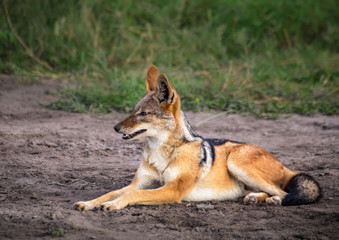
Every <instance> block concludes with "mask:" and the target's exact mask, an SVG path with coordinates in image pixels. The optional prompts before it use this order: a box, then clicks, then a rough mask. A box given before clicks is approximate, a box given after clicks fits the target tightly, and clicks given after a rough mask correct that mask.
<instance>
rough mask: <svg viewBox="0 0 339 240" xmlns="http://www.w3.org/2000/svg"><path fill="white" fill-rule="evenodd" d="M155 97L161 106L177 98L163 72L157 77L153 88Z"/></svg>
mask: <svg viewBox="0 0 339 240" xmlns="http://www.w3.org/2000/svg"><path fill="white" fill-rule="evenodd" d="M155 97H156V98H157V99H158V101H159V103H160V104H161V105H163V106H167V105H169V104H172V103H173V102H174V100H175V99H176V98H177V93H176V91H175V89H174V88H173V86H172V84H171V83H170V82H169V81H168V79H167V77H166V75H165V74H161V75H160V76H159V77H158V81H157V86H156V89H155Z"/></svg>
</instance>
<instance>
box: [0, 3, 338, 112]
mask: <svg viewBox="0 0 339 240" xmlns="http://www.w3.org/2000/svg"><path fill="white" fill-rule="evenodd" d="M6 3H7V4H6V6H7V9H8V12H9V16H10V20H11V22H12V26H13V28H14V30H15V32H16V33H17V36H15V34H14V33H13V29H10V28H9V25H8V19H7V18H6V14H5V11H4V8H3V9H1V10H0V60H1V61H0V71H1V72H2V73H8V74H21V75H22V74H24V75H25V74H27V75H30V76H32V75H33V76H35V75H39V76H41V75H44V76H47V77H49V76H50V77H54V76H63V75H64V74H68V75H69V74H71V75H72V76H73V77H72V78H73V79H74V78H76V79H78V80H77V81H75V82H76V84H75V85H74V84H72V85H70V86H69V87H68V88H67V89H64V90H62V91H61V93H60V94H61V95H60V100H59V101H57V102H54V103H52V104H51V105H49V107H50V108H53V109H62V110H70V111H75V112H83V111H98V112H110V111H112V110H118V111H129V110H131V108H132V107H133V105H134V104H135V103H136V102H137V101H138V100H139V99H141V97H143V95H144V94H145V86H144V82H145V75H146V70H147V68H148V66H149V65H151V64H155V65H157V67H158V69H159V70H160V72H164V73H165V74H166V75H167V76H168V77H169V79H170V81H172V82H173V84H174V86H175V87H176V89H177V91H178V92H179V94H180V96H181V98H182V105H183V108H184V109H185V110H193V111H205V110H210V109H212V110H222V111H228V112H237V113H242V114H255V115H258V116H263V117H270V118H275V117H277V116H278V115H279V114H280V113H299V114H305V115H309V114H314V113H323V114H338V113H339V103H338V102H339V101H338V96H339V53H338V50H339V26H338V21H337V19H339V12H338V11H337V9H338V7H339V6H338V3H337V1H335V0H326V1H318V0H309V1H301V0H282V1H271V0H257V1H251V0H244V1H235V0H228V1H226V0H214V1H208V0H196V1H181V0H177V1H175V0H173V1H169V0H168V1H165V0H164V1H150V0H148V1H128V0H119V1H109V0H102V1H90V0H84V1H75V0H69V1H57V0H44V1H42V0H31V1H18V0H12V1H6ZM18 36H19V37H20V39H21V40H23V41H24V42H25V43H26V45H27V46H28V48H29V50H31V51H32V53H33V56H32V54H29V50H27V48H26V49H25V48H23V47H22V44H20V43H19V41H18ZM42 63H46V64H47V65H48V66H50V67H46V66H45V64H42Z"/></svg>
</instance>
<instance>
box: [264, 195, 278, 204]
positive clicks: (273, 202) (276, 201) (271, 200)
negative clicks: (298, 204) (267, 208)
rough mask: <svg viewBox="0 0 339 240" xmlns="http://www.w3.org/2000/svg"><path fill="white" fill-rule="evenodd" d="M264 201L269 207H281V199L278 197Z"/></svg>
mask: <svg viewBox="0 0 339 240" xmlns="http://www.w3.org/2000/svg"><path fill="white" fill-rule="evenodd" d="M265 201H266V203H267V204H270V205H281V198H280V197H278V196H273V197H270V198H266V200H265Z"/></svg>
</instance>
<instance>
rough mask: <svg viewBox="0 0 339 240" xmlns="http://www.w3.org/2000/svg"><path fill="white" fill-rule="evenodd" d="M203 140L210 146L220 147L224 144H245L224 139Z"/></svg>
mask: <svg viewBox="0 0 339 240" xmlns="http://www.w3.org/2000/svg"><path fill="white" fill-rule="evenodd" d="M204 140H205V141H207V142H208V143H209V144H210V145H211V146H220V145H223V144H225V143H226V142H232V143H239V144H245V143H244V142H238V141H233V140H230V139H224V138H206V139H204Z"/></svg>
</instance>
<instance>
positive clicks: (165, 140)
mask: <svg viewBox="0 0 339 240" xmlns="http://www.w3.org/2000/svg"><path fill="white" fill-rule="evenodd" d="M177 120H178V121H177V123H176V127H175V128H174V129H173V130H170V131H164V132H162V133H159V134H158V135H157V136H156V137H147V143H146V144H147V145H148V147H149V148H150V149H156V148H159V147H165V148H166V146H168V147H169V148H172V147H175V146H178V145H180V144H182V143H183V142H194V141H199V142H202V141H203V138H202V137H200V136H199V135H198V134H197V133H196V132H195V131H194V130H193V128H192V127H191V125H190V124H189V122H188V121H187V119H186V116H185V114H184V112H183V111H181V112H180V117H179V119H177Z"/></svg>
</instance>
